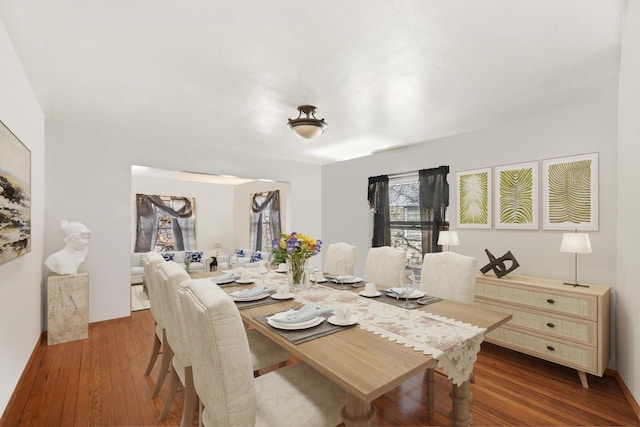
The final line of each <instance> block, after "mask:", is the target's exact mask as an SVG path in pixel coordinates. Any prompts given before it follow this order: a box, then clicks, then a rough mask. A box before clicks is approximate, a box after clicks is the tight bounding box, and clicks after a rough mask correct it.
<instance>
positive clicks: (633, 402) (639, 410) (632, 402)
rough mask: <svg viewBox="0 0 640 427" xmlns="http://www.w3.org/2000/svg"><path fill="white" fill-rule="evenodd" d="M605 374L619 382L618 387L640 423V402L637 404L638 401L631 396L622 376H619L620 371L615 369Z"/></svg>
mask: <svg viewBox="0 0 640 427" xmlns="http://www.w3.org/2000/svg"><path fill="white" fill-rule="evenodd" d="M604 373H605V375H609V376H612V377H614V378H615V379H616V380H617V381H618V385H619V386H620V388H621V389H622V392H623V393H624V395H625V397H626V398H627V401H628V402H629V405H631V409H633V412H635V414H636V417H637V418H638V420H639V421H640V405H638V402H636V399H635V398H634V397H633V394H631V391H630V390H629V388H628V387H627V385H626V384H625V383H624V381H623V380H622V378H621V377H620V374H618V371H614V370H613V369H606V370H605V371H604Z"/></svg>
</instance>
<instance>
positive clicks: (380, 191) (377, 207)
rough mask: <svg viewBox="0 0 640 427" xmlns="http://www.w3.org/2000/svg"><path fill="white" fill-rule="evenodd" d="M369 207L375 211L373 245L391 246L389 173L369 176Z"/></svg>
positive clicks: (375, 246)
mask: <svg viewBox="0 0 640 427" xmlns="http://www.w3.org/2000/svg"><path fill="white" fill-rule="evenodd" d="M368 199H369V209H371V212H372V213H373V238H372V239H371V247H372V248H377V247H380V246H391V229H390V228H389V220H390V215H389V177H388V176H387V175H380V176H374V177H370V178H369V189H368Z"/></svg>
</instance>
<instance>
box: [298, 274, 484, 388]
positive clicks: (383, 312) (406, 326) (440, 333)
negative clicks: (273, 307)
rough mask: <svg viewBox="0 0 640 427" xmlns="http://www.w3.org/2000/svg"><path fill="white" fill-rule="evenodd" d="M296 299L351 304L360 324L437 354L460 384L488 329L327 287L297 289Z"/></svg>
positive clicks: (320, 304)
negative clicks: (298, 290)
mask: <svg viewBox="0 0 640 427" xmlns="http://www.w3.org/2000/svg"><path fill="white" fill-rule="evenodd" d="M295 300H296V301H298V302H300V303H303V304H308V303H310V302H315V303H316V304H317V305H318V307H321V308H334V307H339V306H349V307H350V308H351V315H355V316H358V318H359V323H358V327H360V328H362V329H365V330H367V331H370V332H373V333H374V334H378V335H380V336H382V337H384V338H387V339H389V340H391V341H394V342H397V343H399V344H403V345H405V346H406V347H410V348H413V349H414V350H416V351H421V352H423V353H425V354H429V355H431V356H433V358H434V359H436V360H437V363H438V366H439V367H441V368H442V369H443V370H444V372H445V373H446V374H447V375H448V377H449V378H450V379H451V380H452V381H453V382H454V383H455V384H457V385H460V384H462V383H463V382H464V381H467V380H469V378H470V377H471V373H472V371H473V364H474V362H475V361H476V358H477V355H478V352H479V351H480V344H481V343H482V341H483V339H484V332H485V331H486V329H485V328H480V327H478V326H474V325H471V324H468V323H464V322H461V321H457V320H455V319H448V318H445V317H442V316H438V315H435V314H433V313H429V312H428V311H425V310H407V309H404V308H402V307H397V306H394V305H390V304H385V303H382V302H378V301H376V300H375V299H370V298H363V297H360V296H358V295H357V294H356V293H353V292H342V291H338V290H334V289H332V288H328V287H325V286H312V287H311V288H310V289H307V290H303V291H300V292H297V293H295ZM427 310H428V309H427Z"/></svg>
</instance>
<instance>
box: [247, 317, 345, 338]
mask: <svg viewBox="0 0 640 427" xmlns="http://www.w3.org/2000/svg"><path fill="white" fill-rule="evenodd" d="M276 313H278V312H276ZM276 313H271V314H267V315H263V316H257V317H254V319H255V320H257V321H258V322H260V323H262V324H263V325H264V326H266V327H267V328H270V329H271V330H272V331H274V332H277V333H278V334H279V335H280V336H281V337H283V338H285V339H286V340H288V341H290V342H292V343H293V344H302V343H305V342H307V341H312V340H315V339H316V338H320V337H324V336H327V335H331V334H333V333H336V332H340V331H343V330H345V329H349V328H352V327H354V326H355V325H357V323H356V324H354V325H349V326H338V325H332V324H331V323H329V322H327V321H326V320H325V321H324V322H322V323H320V324H319V325H318V326H314V327H312V328H308V329H299V330H295V331H289V330H285V329H278V328H274V327H273V326H271V325H270V324H269V323H267V317H269V316H273V315H274V314H276ZM323 317H324V318H325V319H328V318H329V317H331V314H326V315H323Z"/></svg>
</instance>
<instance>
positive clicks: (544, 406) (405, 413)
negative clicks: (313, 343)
mask: <svg viewBox="0 0 640 427" xmlns="http://www.w3.org/2000/svg"><path fill="white" fill-rule="evenodd" d="M152 333H153V321H152V319H151V316H150V313H149V311H148V310H145V311H138V312H134V313H132V316H131V317H127V318H122V319H116V320H110V321H107V322H100V323H95V324H92V325H90V328H89V339H86V340H82V341H75V342H70V343H65V344H58V345H55V346H51V347H48V346H47V345H46V341H42V342H41V343H40V345H37V346H36V349H35V351H34V354H33V356H32V358H31V360H30V362H29V364H28V366H27V367H26V369H25V372H24V374H23V376H22V378H21V380H20V383H19V384H18V386H17V388H16V391H15V393H14V396H13V397H12V399H11V401H10V402H9V405H8V406H7V408H6V410H5V412H4V414H3V416H2V418H1V419H0V427H14V426H24V427H27V426H28V427H34V426H170V425H179V423H180V414H181V410H182V395H181V394H179V395H178V398H177V400H176V402H175V403H174V405H173V408H172V409H171V412H170V413H169V417H168V419H167V420H166V421H164V422H162V423H157V422H156V419H157V416H158V414H159V413H160V410H161V408H162V403H163V400H164V397H165V395H166V389H167V386H168V384H165V386H164V387H163V390H162V392H161V393H160V396H159V397H158V398H156V399H151V397H150V396H151V391H152V389H153V386H154V383H153V378H155V377H156V375H157V366H156V368H155V369H154V371H153V372H152V375H151V376H149V377H145V376H144V375H143V372H144V370H145V367H146V363H147V360H148V356H149V353H150V351H151V344H152V341H151V337H152ZM156 365H157V364H156ZM475 366H476V368H475V373H476V382H475V384H472V385H471V391H472V393H473V402H472V414H473V424H474V425H477V426H513V425H530V426H560V425H563V426H564V425H570V426H586V425H589V426H591V425H594V426H595V425H602V426H613V425H620V426H637V425H640V420H638V419H637V418H636V417H635V414H634V412H633V410H632V408H631V406H630V405H629V403H628V402H627V400H626V399H625V397H624V395H623V392H622V390H621V389H620V387H619V386H618V384H617V382H616V380H615V379H614V378H612V377H607V376H605V377H603V378H598V377H594V376H591V375H590V376H589V385H590V388H589V389H583V388H582V387H581V386H580V381H579V380H578V376H577V374H576V372H575V371H574V370H572V369H568V368H564V367H561V366H558V365H555V364H552V363H548V362H544V361H541V360H538V359H535V358H532V357H529V356H525V355H522V354H519V353H516V352H512V351H509V350H505V349H502V348H500V347H497V346H493V345H490V344H486V343H485V344H483V348H482V351H481V352H480V354H479V355H478V361H477V362H476V365H475ZM435 377H436V392H437V397H436V402H437V403H436V415H435V417H434V419H433V421H432V422H431V423H428V422H427V421H426V415H425V391H426V387H425V383H424V376H423V374H419V375H416V376H415V377H413V378H411V379H410V380H408V381H406V382H405V383H403V384H402V385H401V386H399V387H398V388H397V389H395V390H392V391H391V392H389V393H387V394H386V395H384V396H382V397H380V398H379V399H377V400H376V401H375V402H374V403H375V406H376V408H377V416H376V424H377V425H379V426H420V425H425V426H426V425H450V422H449V419H448V417H447V414H448V413H449V411H450V410H451V402H450V400H449V397H448V391H449V383H448V381H447V380H446V378H445V377H443V376H442V375H436V376H435ZM292 425H294V424H292ZM278 427H280V426H278Z"/></svg>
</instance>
